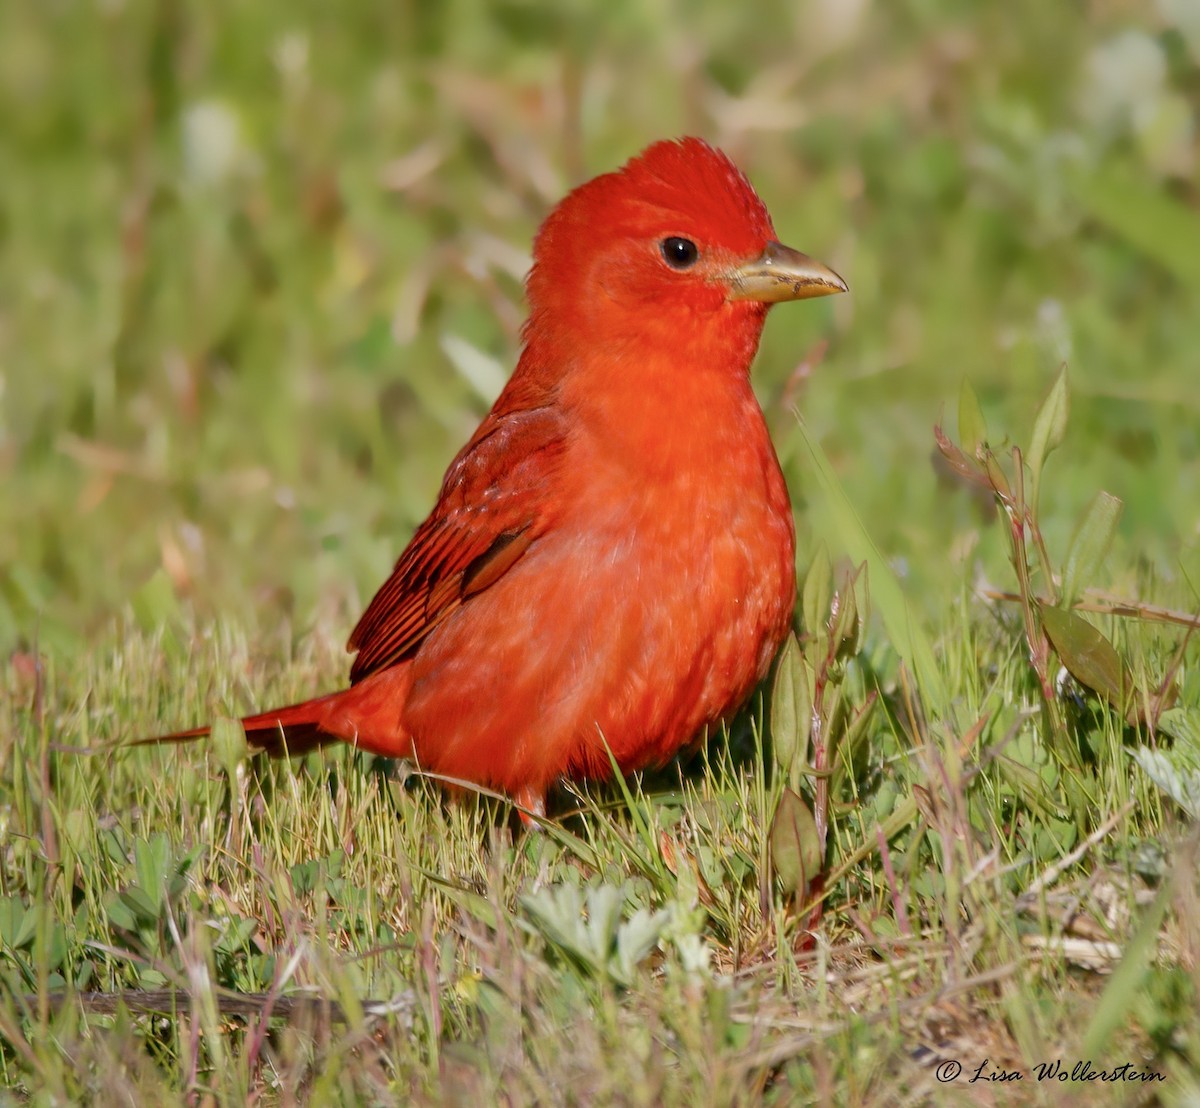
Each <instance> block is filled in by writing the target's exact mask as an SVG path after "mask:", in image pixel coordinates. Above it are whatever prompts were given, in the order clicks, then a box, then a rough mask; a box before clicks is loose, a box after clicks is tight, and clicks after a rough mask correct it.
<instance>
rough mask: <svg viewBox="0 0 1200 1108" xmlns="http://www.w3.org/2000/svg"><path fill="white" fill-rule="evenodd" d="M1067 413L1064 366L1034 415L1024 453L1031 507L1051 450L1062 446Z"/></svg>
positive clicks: (1069, 407)
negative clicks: (1027, 446) (1027, 467)
mask: <svg viewBox="0 0 1200 1108" xmlns="http://www.w3.org/2000/svg"><path fill="white" fill-rule="evenodd" d="M1070 414H1071V390H1070V387H1069V385H1068V384H1067V367H1066V366H1063V367H1062V369H1060V370H1059V371H1058V377H1057V378H1055V381H1054V384H1053V385H1052V386H1051V388H1050V392H1049V394H1048V395H1047V396H1046V399H1045V400H1043V401H1042V406H1041V408H1039V409H1038V414H1037V418H1036V419H1035V420H1034V421H1033V437H1032V438H1031V439H1030V440H1029V450H1028V452H1027V453H1026V455H1025V461H1026V462H1027V463H1028V465H1029V472H1030V475H1031V480H1032V488H1031V492H1030V496H1029V503H1030V504H1032V505H1033V506H1034V508H1036V507H1037V503H1038V489H1039V488H1040V486H1041V482H1042V469H1043V467H1044V466H1045V464H1046V459H1047V458H1048V457H1049V456H1050V453H1051V451H1053V450H1054V449H1055V448H1056V447H1057V446H1059V445H1061V443H1062V441H1063V438H1064V437H1065V435H1066V433H1067V417H1068V416H1069V415H1070Z"/></svg>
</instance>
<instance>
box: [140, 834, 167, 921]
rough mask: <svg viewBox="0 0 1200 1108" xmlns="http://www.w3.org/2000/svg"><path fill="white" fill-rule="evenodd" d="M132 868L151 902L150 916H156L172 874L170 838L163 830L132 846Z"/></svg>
mask: <svg viewBox="0 0 1200 1108" xmlns="http://www.w3.org/2000/svg"><path fill="white" fill-rule="evenodd" d="M133 868H134V872H135V873H136V874H137V881H138V885H139V886H140V887H141V890H142V892H144V893H145V894H146V896H147V898H148V899H149V900H150V902H151V903H152V904H153V906H154V907H153V910H152V912H151V916H152V918H157V916H158V910H159V909H161V907H162V904H163V901H164V900H165V898H166V895H167V879H168V878H169V877H171V876H173V867H172V865H171V840H170V839H169V838H167V836H166V834H165V832H162V831H160V832H158V834H156V835H153V836H151V837H150V838H149V839H143V840H141V841H140V842H138V843H136V844H135V845H134V848H133Z"/></svg>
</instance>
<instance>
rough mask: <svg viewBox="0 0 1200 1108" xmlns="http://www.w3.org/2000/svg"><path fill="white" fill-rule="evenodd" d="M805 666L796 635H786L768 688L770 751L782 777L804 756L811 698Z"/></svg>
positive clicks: (810, 716)
mask: <svg viewBox="0 0 1200 1108" xmlns="http://www.w3.org/2000/svg"><path fill="white" fill-rule="evenodd" d="M806 668H807V667H806V666H805V664H804V656H803V655H802V654H801V652H800V644H799V643H798V642H796V636H795V635H788V637H787V641H786V642H785V643H784V644H783V650H782V651H781V652H780V654H779V661H778V662H777V663H776V665H775V685H774V687H773V688H772V690H771V750H772V752H773V753H774V756H775V764H776V765H777V766H778V767H779V770H780V772H781V773H782V774H783V775H784V777H785V779H786V777H787V775H788V774H789V773H790V771H791V768H792V766H793V765H795V763H796V761H797V760H801V761H802V760H803V759H804V758H805V757H806V756H807V742H808V735H809V730H810V722H811V719H812V699H811V694H810V692H809V685H808V674H807V673H806Z"/></svg>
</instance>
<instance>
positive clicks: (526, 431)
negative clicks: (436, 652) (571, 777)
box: [349, 408, 563, 682]
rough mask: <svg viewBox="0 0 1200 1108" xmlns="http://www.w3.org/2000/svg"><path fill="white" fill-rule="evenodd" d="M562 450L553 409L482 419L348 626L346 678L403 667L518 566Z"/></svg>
mask: <svg viewBox="0 0 1200 1108" xmlns="http://www.w3.org/2000/svg"><path fill="white" fill-rule="evenodd" d="M562 449H563V423H562V417H561V416H560V415H559V414H558V412H557V411H556V410H555V409H553V408H536V409H532V410H526V411H519V412H509V413H507V414H503V415H497V414H495V413H493V414H492V415H491V416H489V417H488V418H487V419H486V420H485V421H484V422H483V424H482V425H481V426H480V428H479V430H478V431H477V432H476V433H475V436H474V437H473V438H472V439H471V441H470V442H469V443H467V445H466V446H465V447H464V448H463V450H462V452H461V453H460V454H459V455H458V457H457V458H455V459H454V462H453V463H452V464H451V466H450V469H449V470H448V471H447V473H446V479H445V481H444V482H443V483H442V490H441V494H440V496H439V497H438V502H437V504H436V505H435V506H434V509H433V511H432V512H431V513H430V515H429V518H428V519H427V520H425V522H424V523H422V524H421V526H420V527H419V528H418V529H417V533H416V534H415V535H414V536H413V538H412V541H411V542H410V543H409V544H408V547H407V548H406V549H405V551H404V553H403V554H401V555H400V560H399V561H398V562H397V563H396V568H395V569H394V570H393V571H392V575H391V577H389V578H388V580H387V581H386V582H385V583H384V585H383V587H382V588H381V589H380V590H379V592H378V593H376V594H375V599H374V600H372V601H371V603H370V605H368V607H367V610H366V612H364V613H363V617H362V619H360V620H359V621H358V626H357V627H355V628H354V633H353V634H352V635H351V636H350V643H349V648H350V649H351V650H357V651H358V657H357V658H355V659H354V665H353V666H352V667H351V670H350V680H351V681H352V682H353V681H361V680H362V679H363V678H364V677H368V676H370V675H371V674H372V673H375V672H377V671H378V670H381V669H385V668H386V667H388V666H391V665H395V664H396V663H397V662H400V661H402V660H403V659H404V658H406V657H407V656H408V655H409V654H411V653H412V652H413V651H414V650H415V649H416V648H417V646H418V645H419V644H420V642H421V640H422V639H424V638H425V636H426V635H428V634H429V632H430V631H432V630H433V629H434V628H435V627H436V626H437V625H438V624H439V623H441V622H442V620H444V619H446V618H447V617H448V616H449V615H451V614H452V613H453V612H454V611H455V610H456V609H457V608H458V607H459V605H461V604H462V603H463V602H464V601H465V600H467V599H468V598H470V597H471V596H474V595H476V594H477V593H479V592H482V591H483V590H484V589H486V588H487V587H488V586H489V585H492V584H494V583H495V582H496V581H498V580H499V579H500V578H501V577H502V576H503V575H504V574H505V573H506V572H507V571H508V570H509V569H511V568H512V566H514V565H515V564H516V563H517V561H518V560H519V559H520V558H521V556H522V555H523V554H524V553H525V551H526V550H527V549H528V548H529V546H530V544H531V543H532V542H533V541H534V540H535V539H536V538H537V536H538V535H539V534H540V533H541V526H542V524H543V522H544V519H545V515H546V509H547V507H548V505H549V504H550V503H551V502H552V499H551V497H550V495H549V490H550V488H551V487H552V482H553V478H554V473H555V471H556V469H557V466H558V460H559V457H560V455H561V453H562Z"/></svg>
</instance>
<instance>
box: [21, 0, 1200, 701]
mask: <svg viewBox="0 0 1200 1108" xmlns="http://www.w3.org/2000/svg"><path fill="white" fill-rule="evenodd" d="M1198 113H1200V0H1158V3H1134V2H1122V0H1095V2H1093V3H1081V4H1047V3H1044V2H1042V0H1014V2H1011V3H1007V4H978V3H964V2H956V0H907V2H899V3H887V4H885V3H881V2H875V3H872V2H871V0H812V2H807V3H778V2H773V0H768V2H764V3H760V4H757V5H755V6H754V8H753V10H752V11H751V10H750V9H747V8H745V7H744V6H739V5H729V4H727V3H724V2H720V0H710V2H706V3H687V4H685V3H682V2H670V0H656V2H649V3H648V2H646V0H636V2H633V0H613V2H612V3H610V4H608V5H605V6H603V8H601V6H599V5H590V4H584V3H581V2H579V0H574V2H561V0H560V2H556V3H550V2H546V0H525V2H523V0H507V2H501V3H485V2H483V0H448V2H444V3H440V4H432V3H419V2H412V0H410V2H396V0H389V2H386V3H353V4H336V5H335V4H329V3H312V2H307V3H287V4H284V3H278V2H271V0H261V2H257V3H235V2H231V0H206V2H204V3H199V2H196V3H192V2H188V0H160V2H153V0H91V2H84V0H53V2H42V3H39V2H34V0H11V2H8V3H5V4H3V5H0V649H3V650H5V651H9V650H12V649H27V648H28V647H29V646H30V645H31V644H33V643H36V644H37V645H38V646H39V647H40V648H41V649H43V650H50V651H71V650H73V649H77V648H78V647H80V646H81V645H83V644H86V643H88V642H89V641H97V638H98V636H101V635H102V634H104V633H105V632H106V631H107V629H109V628H111V627H112V626H113V620H114V618H115V617H120V616H121V614H122V613H125V612H132V613H133V615H134V617H135V618H137V619H138V620H139V621H141V622H142V623H143V624H147V625H156V624H158V623H161V622H170V621H171V620H172V619H176V618H179V617H180V616H181V615H186V613H188V612H189V611H190V612H194V613H195V615H196V617H197V618H198V620H199V621H201V622H208V621H210V620H215V619H218V618H221V619H228V620H231V621H232V622H233V623H235V624H237V625H239V626H241V627H244V628H245V629H247V630H248V631H249V632H251V633H252V634H262V633H268V632H270V631H271V629H273V628H276V627H278V626H280V625H282V626H284V627H285V628H291V629H292V632H293V633H294V634H296V635H297V636H299V635H302V634H305V633H310V632H311V630H312V629H313V628H314V627H317V626H329V627H332V628H334V630H335V633H336V634H338V635H340V634H341V633H342V632H343V631H345V630H348V629H349V627H350V626H351V625H352V622H353V620H354V618H355V616H356V615H357V612H358V610H359V608H360V607H361V605H362V604H363V603H364V602H365V601H366V600H367V599H368V598H369V596H370V594H371V593H372V591H373V590H374V588H375V587H376V586H377V585H378V584H379V583H380V582H381V581H382V580H383V578H384V576H385V575H386V573H387V571H388V569H389V568H390V566H391V564H392V562H393V560H394V559H395V557H396V555H397V554H398V553H399V551H400V550H401V548H402V547H403V545H404V543H405V541H406V539H407V537H408V535H409V534H410V533H411V530H412V529H413V527H414V526H415V525H416V523H418V522H419V520H420V519H421V518H422V517H423V515H424V514H425V512H426V511H427V510H428V508H429V506H430V505H431V503H432V498H433V495H434V493H435V490H436V488H437V485H438V482H439V480H440V477H441V473H442V471H443V469H444V467H445V465H446V463H447V462H448V461H449V459H450V458H451V457H452V456H453V454H454V452H455V451H456V450H457V448H458V447H459V446H460V445H461V443H462V442H463V441H464V439H465V438H466V437H467V436H468V435H469V433H470V432H471V430H472V429H473V427H474V425H475V423H476V421H477V420H478V418H479V416H480V415H481V414H482V413H483V412H484V411H485V410H486V409H487V407H488V405H489V403H490V401H491V399H492V398H493V396H494V395H495V393H496V392H497V391H498V389H499V387H500V385H501V383H502V381H503V378H504V375H505V374H506V373H507V371H508V369H509V368H510V367H511V366H512V364H513V363H514V360H515V354H516V350H517V345H518V328H519V326H520V322H521V319H522V317H523V305H522V302H521V277H522V274H523V271H524V268H525V266H526V265H527V262H528V249H529V243H530V240H531V237H532V235H533V232H534V230H535V229H536V227H537V225H538V223H539V221H540V219H541V218H542V217H543V216H544V215H545V213H546V212H547V211H548V209H549V208H550V206H551V205H552V204H553V203H554V202H555V200H556V199H557V198H558V197H559V196H561V194H562V193H563V192H564V191H565V190H566V189H567V188H568V187H569V186H570V185H572V184H574V183H577V182H578V181H580V180H582V179H584V178H585V177H587V176H590V175H592V174H593V173H596V172H600V171H603V170H607V169H610V168H613V167H615V166H617V165H618V164H620V163H621V162H622V161H623V160H625V159H626V158H627V157H629V156H630V155H632V154H634V153H636V152H637V151H638V150H639V149H640V148H641V147H643V146H644V145H646V144H647V143H648V142H650V141H653V140H655V139H657V138H661V137H665V136H674V135H679V134H682V133H697V134H701V135H703V136H705V137H707V138H709V139H710V140H712V141H714V142H715V143H717V144H719V145H721V146H722V147H724V148H725V149H726V150H728V151H729V152H730V153H731V154H732V155H733V156H734V157H735V159H736V160H738V161H739V163H740V164H741V165H742V166H743V167H744V168H745V170H746V171H747V173H748V174H749V175H750V177H751V178H752V180H753V181H754V182H755V184H756V185H757V187H758V189H759V191H760V192H761V194H762V196H763V197H764V199H765V200H766V202H767V205H768V207H769V208H770V209H771V211H772V213H773V215H774V218H775V223H776V226H777V228H778V230H779V233H780V237H781V238H782V239H783V240H784V241H785V242H787V243H789V244H791V245H795V246H797V247H799V248H801V249H804V250H806V251H809V252H810V253H812V254H814V255H815V256H817V257H819V258H821V259H822V260H824V261H827V262H828V263H830V264H831V265H833V266H834V267H835V268H836V269H837V270H839V271H840V272H841V273H842V274H843V275H844V276H845V277H846V278H847V280H848V281H849V283H850V285H851V289H852V295H851V296H848V297H838V298H836V299H835V300H832V301H828V302H821V303H819V304H811V305H801V306H789V307H785V308H781V309H780V310H778V311H777V312H775V313H774V314H773V316H772V318H771V320H770V322H769V324H768V327H767V332H766V337H765V341H764V343H763V348H762V352H761V354H760V357H759V361H758V366H757V369H756V376H755V380H756V385H757V387H758V389H759V393H760V396H761V397H762V399H763V402H764V406H765V407H766V409H767V413H768V418H769V420H770V422H771V424H772V426H773V428H774V430H775V432H776V438H777V441H778V443H779V445H780V450H781V453H782V454H783V455H784V457H785V462H786V467H787V469H788V475H789V481H790V483H791V485H792V488H793V493H794V499H795V501H796V504H797V510H798V513H799V516H800V520H801V525H800V534H801V544H800V552H799V560H800V562H801V565H804V564H806V563H807V561H808V560H809V558H810V557H811V554H812V551H813V549H814V547H815V543H816V542H817V540H818V538H819V537H820V536H822V535H828V533H829V528H828V521H827V520H826V519H825V518H824V514H823V510H822V508H821V506H820V504H819V503H818V502H817V501H816V500H815V499H813V500H810V499H809V497H808V496H806V487H807V486H808V485H809V484H810V482H809V480H808V475H807V474H806V470H805V459H804V451H803V449H797V433H796V429H795V424H794V420H793V417H792V415H791V413H790V408H791V405H792V404H793V403H794V404H797V405H798V406H799V408H800V409H801V410H802V412H803V414H804V418H805V419H806V421H807V423H808V425H809V427H810V429H811V430H812V432H813V433H814V434H815V436H816V437H817V438H818V439H819V441H820V442H821V443H822V444H823V445H824V448H825V449H826V451H827V452H828V453H829V455H830V457H831V459H832V460H833V462H834V464H835V467H836V469H837V472H838V474H839V476H840V478H841V480H842V481H843V482H844V483H845V486H846V488H847V490H848V492H849V494H850V496H851V498H852V500H853V501H854V503H855V504H856V505H857V507H858V508H859V510H860V512H861V513H862V514H863V516H864V517H865V518H866V519H867V521H868V525H869V528H870V530H871V531H872V533H873V535H874V537H875V539H876V540H877V542H878V543H879V545H880V546H881V548H882V549H883V550H884V551H885V553H886V554H887V555H888V556H889V557H890V558H892V559H893V562H894V564H895V565H896V566H897V567H898V568H899V569H900V571H901V573H902V575H903V577H904V580H905V581H906V584H907V586H908V588H909V589H910V593H911V595H912V596H913V597H914V598H916V599H917V601H918V602H919V604H920V606H921V607H923V609H924V610H925V611H926V612H927V613H929V614H931V615H933V616H934V617H935V618H936V613H937V612H938V611H939V610H941V609H943V608H944V606H945V603H946V597H947V590H948V586H949V585H951V584H952V583H953V582H955V581H956V580H971V579H973V578H975V577H976V576H979V575H982V576H985V577H989V576H997V577H1002V576H1003V572H1004V571H1003V565H1002V561H1003V557H1004V549H1003V544H1002V543H999V542H989V541H980V538H981V535H982V534H983V531H982V529H983V528H984V527H986V526H988V524H987V523H986V522H985V521H986V520H987V518H988V515H989V513H988V512H981V510H980V506H979V505H978V504H977V503H976V502H974V501H972V499H971V498H970V497H969V496H968V495H967V494H966V493H965V492H963V491H962V490H961V489H959V488H957V487H955V486H953V485H952V484H950V483H948V482H946V481H945V480H944V479H939V477H938V474H937V472H936V470H935V468H934V466H933V465H932V463H931V449H932V442H933V440H932V433H931V428H932V425H933V423H934V422H935V421H937V420H938V419H939V418H941V417H942V414H943V412H946V413H948V423H949V424H950V425H951V427H952V426H953V412H954V408H955V402H956V397H957V393H958V388H959V382H960V381H961V380H962V379H963V378H964V377H965V378H967V379H969V380H970V381H971V382H972V384H973V385H974V387H975V389H976V391H977V392H978V393H979V395H980V398H981V400H982V403H983V406H984V410H985V413H986V415H987V416H988V419H989V424H990V426H991V429H992V433H993V438H995V439H997V440H999V439H1001V438H1003V436H1004V435H1005V434H1006V433H1011V434H1012V436H1013V437H1014V438H1015V439H1016V441H1019V442H1024V441H1026V440H1027V438H1028V431H1029V424H1030V422H1031V420H1032V413H1033V412H1034V410H1035V409H1036V406H1037V403H1038V400H1039V398H1040V397H1041V395H1043V394H1044V393H1045V391H1046V390H1047V388H1048V387H1049V385H1050V383H1051V381H1052V379H1053V376H1054V374H1055V372H1056V371H1057V368H1058V366H1059V365H1060V364H1061V363H1062V362H1064V361H1065V362H1067V363H1068V364H1069V366H1070V372H1071V381H1072V393H1073V401H1074V410H1073V415H1072V422H1071V427H1070V431H1069V435H1068V439H1067V442H1066V444H1065V447H1064V448H1063V450H1062V452H1061V454H1060V455H1056V456H1055V458H1054V460H1053V461H1052V462H1051V465H1050V472H1049V474H1048V477H1047V481H1046V485H1045V488H1044V490H1043V508H1042V515H1043V521H1044V525H1045V529H1046V532H1047V538H1048V541H1049V542H1050V544H1051V546H1052V547H1053V548H1054V550H1055V552H1056V553H1057V555H1058V556H1060V557H1061V553H1062V551H1063V549H1064V548H1065V545H1066V543H1067V541H1068V539H1069V536H1070V532H1071V530H1072V528H1073V526H1074V520H1075V518H1076V516H1077V515H1078V513H1079V512H1080V510H1081V509H1082V508H1083V506H1084V505H1085V504H1086V503H1087V502H1088V501H1089V500H1090V499H1091V497H1092V496H1093V495H1094V493H1095V492H1096V491H1097V490H1098V489H1099V488H1105V489H1107V490H1108V491H1110V492H1112V493H1113V494H1115V495H1116V496H1119V497H1120V498H1121V499H1123V500H1124V501H1125V504H1126V509H1125V515H1124V518H1123V522H1122V530H1121V535H1120V538H1119V544H1120V545H1122V546H1123V548H1124V549H1123V552H1122V554H1121V556H1119V557H1114V558H1113V559H1112V564H1113V565H1120V566H1123V567H1129V568H1126V569H1124V570H1122V571H1120V572H1114V579H1113V581H1112V582H1111V585H1112V587H1113V588H1114V589H1115V590H1117V591H1121V592H1125V593H1127V594H1133V593H1138V592H1144V591H1146V585H1147V581H1148V579H1149V578H1150V577H1153V578H1154V579H1155V581H1157V582H1166V583H1167V584H1168V585H1170V583H1171V582H1175V583H1176V584H1175V585H1173V586H1171V587H1170V588H1168V589H1167V590H1166V591H1167V592H1168V593H1170V594H1171V595H1173V596H1174V597H1175V599H1177V600H1178V599H1179V598H1182V601H1183V602H1184V603H1185V604H1188V605H1190V602H1191V601H1193V600H1194V599H1195V597H1194V593H1193V592H1192V590H1191V587H1190V584H1188V582H1189V580H1192V581H1194V580H1195V579H1196V575H1197V572H1200V559H1198V558H1197V556H1196V546H1197V530H1198V526H1200V479H1198V478H1200V465H1198V449H1200V427H1198V421H1197V396H1198V390H1197V388H1196V384H1195V382H1196V381H1198V380H1200V354H1198V349H1200V313H1198V310H1197V309H1198V306H1200V305H1198V294H1200V194H1198V192H1197V169H1198V167H1200V152H1198V151H1200V146H1198V142H1197V131H1196V128H1197V117H1198ZM826 342H827V343H828V346H827V348H826V349H825V350H824V356H823V358H822V357H821V350H822V346H823V344H825V343H826ZM830 541H831V546H832V547H833V553H834V555H835V556H836V555H837V554H838V553H839V551H838V550H837V548H836V540H834V539H831V540H830ZM957 591H958V590H957V588H954V589H953V592H952V593H951V594H950V595H955V596H956V595H957ZM181 722H182V721H181Z"/></svg>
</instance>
